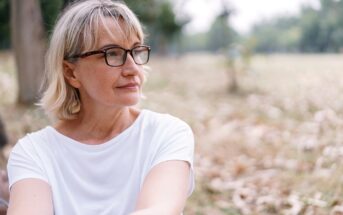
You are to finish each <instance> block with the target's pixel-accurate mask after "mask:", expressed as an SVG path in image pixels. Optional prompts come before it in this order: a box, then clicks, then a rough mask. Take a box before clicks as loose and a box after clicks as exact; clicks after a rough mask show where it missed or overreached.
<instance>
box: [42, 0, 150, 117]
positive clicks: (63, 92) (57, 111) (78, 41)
mask: <svg viewBox="0 0 343 215" xmlns="http://www.w3.org/2000/svg"><path fill="white" fill-rule="evenodd" d="M107 17H111V18H113V20H114V21H115V22H114V23H115V27H116V28H117V30H119V32H120V34H121V36H122V37H123V38H128V39H129V38H132V37H133V36H134V35H135V36H137V37H138V39H139V40H140V42H141V43H143V41H144V34H143V30H142V26H141V24H140V22H139V21H138V19H137V17H136V16H135V14H134V13H133V12H132V11H131V10H130V9H129V8H128V7H127V6H126V5H125V4H124V3H121V2H113V1H111V0H86V1H79V2H77V3H74V4H72V5H70V6H69V7H67V8H66V9H65V10H64V12H63V13H62V14H61V15H60V17H59V19H58V20H57V23H56V25H55V28H54V31H53V33H52V36H51V39H50V45H49V48H48V51H47V54H46V59H45V74H46V81H45V83H44V86H46V89H45V91H44V93H43V96H42V98H41V100H40V103H39V104H38V105H40V106H41V107H43V109H44V110H45V111H46V113H47V114H48V115H49V116H50V117H52V118H55V119H56V118H57V119H60V120H68V119H74V118H76V116H77V113H78V112H79V111H80V108H81V102H80V98H79V93H78V90H77V89H75V88H74V87H72V86H70V85H69V84H68V83H67V82H66V81H65V79H64V75H63V61H64V59H67V58H68V57H70V56H72V55H75V54H80V53H81V52H84V51H89V50H91V49H94V48H95V46H96V43H97V41H98V39H99V25H100V24H101V25H102V26H104V27H105V29H106V31H107V32H108V33H111V31H110V27H109V26H108V25H106V22H105V21H104V19H105V18H107ZM119 22H120V23H119ZM121 23H124V25H120V24H121ZM123 26H124V27H123Z"/></svg>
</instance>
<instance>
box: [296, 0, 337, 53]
mask: <svg viewBox="0 0 343 215" xmlns="http://www.w3.org/2000/svg"><path fill="white" fill-rule="evenodd" d="M320 5H321V7H320V9H319V10H316V9H313V8H309V7H306V8H303V10H302V16H301V28H302V31H303V32H302V37H301V40H300V50H301V51H304V52H337V51H340V50H341V49H342V47H343V2H342V1H337V0H320Z"/></svg>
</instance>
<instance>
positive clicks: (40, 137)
mask: <svg viewBox="0 0 343 215" xmlns="http://www.w3.org/2000/svg"><path fill="white" fill-rule="evenodd" d="M50 133H51V130H50V127H49V126H47V127H45V128H43V129H40V130H38V131H35V132H31V133H27V134H26V135H25V136H24V137H22V138H21V139H19V140H18V142H17V144H16V145H15V146H14V147H13V149H12V152H13V151H18V150H20V149H24V150H34V148H37V147H43V146H44V145H45V144H46V143H48V142H49V141H48V139H49V136H50Z"/></svg>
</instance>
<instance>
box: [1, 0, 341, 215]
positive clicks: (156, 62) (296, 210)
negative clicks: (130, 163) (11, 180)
mask: <svg viewBox="0 0 343 215" xmlns="http://www.w3.org/2000/svg"><path fill="white" fill-rule="evenodd" d="M69 2H70V1H68V0H25V1H21V0H0V49H1V50H0V119H1V121H0V122H2V123H0V145H1V147H2V152H3V153H2V155H1V159H0V160H1V162H0V167H1V168H5V166H6V160H7V158H8V154H9V152H10V150H11V148H12V147H13V145H14V144H15V143H16V141H17V140H18V138H20V137H22V136H23V135H25V133H27V132H31V131H35V130H37V129H40V128H42V127H44V126H45V125H47V124H48V123H50V121H49V119H48V118H47V117H46V116H45V115H44V113H43V111H42V110H40V109H39V108H37V106H35V105H34V104H35V102H37V101H38V98H39V95H40V92H39V87H40V83H41V78H42V76H43V66H44V53H45V49H46V47H47V43H48V40H49V35H50V32H51V31H52V27H53V25H54V22H55V20H56V17H57V15H58V13H59V12H60V11H61V10H62V9H63V8H64V7H65V6H66V5H67V4H68V3H69ZM125 2H126V3H127V5H128V6H129V7H130V8H131V9H132V10H133V11H134V12H135V13H136V14H137V16H138V17H139V19H140V20H141V21H142V23H143V24H144V27H145V31H146V33H147V35H148V38H147V42H146V43H147V44H149V45H151V46H152V49H153V56H152V59H151V62H150V63H149V66H150V67H151V70H150V71H149V74H148V81H147V83H146V86H145V87H144V93H145V95H146V97H147V98H146V99H144V100H143V101H142V102H141V104H140V106H141V107H142V108H148V109H152V110H154V111H158V112H168V113H171V114H173V115H175V116H178V117H180V118H182V119H184V120H185V121H187V122H188V123H189V124H190V125H191V127H192V129H193V131H194V134H195V138H196V155H195V168H196V179H197V185H196V190H195V192H194V193H193V195H192V196H191V198H190V199H189V201H188V204H187V206H186V211H185V214H197V215H205V214H206V215H207V214H211V215H217V214H218V215H221V214H228V215H229V214H230V215H236V214H237V215H238V214H249V215H250V214H252V215H254V214H256V215H257V214H263V215H268V214H275V215H276V214H285V215H286V214H289V215H298V214H299V215H302V214H304V215H322V214H323V215H328V214H330V215H340V214H343V165H342V164H343V143H342V142H343V132H342V131H343V118H342V115H343V99H342V98H341V94H342V92H343V76H342V70H343V56H342V51H343V1H341V0H289V1H272V0H259V1H249V0H139V1H134V0H126V1H125Z"/></svg>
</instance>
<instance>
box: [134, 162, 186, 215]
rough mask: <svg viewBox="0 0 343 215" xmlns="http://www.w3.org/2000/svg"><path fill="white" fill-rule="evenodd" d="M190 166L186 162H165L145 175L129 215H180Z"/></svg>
mask: <svg viewBox="0 0 343 215" xmlns="http://www.w3.org/2000/svg"><path fill="white" fill-rule="evenodd" d="M189 174H190V166H189V164H188V163H187V162H186V161H165V162H162V163H160V164H158V165H156V166H155V167H154V168H153V169H152V170H151V171H150V173H149V174H148V175H147V177H146V179H145V181H144V185H143V188H142V190H141V193H140V194H139V197H138V202H137V205H136V211H135V212H134V213H132V214H130V215H160V214H164V215H180V214H181V213H182V211H183V208H184V207H185V203H186V200H187V193H188V189H189Z"/></svg>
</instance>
